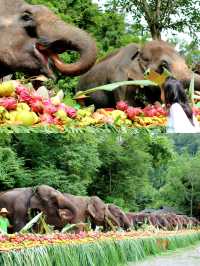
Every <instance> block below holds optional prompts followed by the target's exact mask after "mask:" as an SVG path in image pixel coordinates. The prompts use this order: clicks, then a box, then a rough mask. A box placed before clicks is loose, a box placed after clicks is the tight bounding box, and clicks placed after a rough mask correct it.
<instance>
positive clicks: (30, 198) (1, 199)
mask: <svg viewBox="0 0 200 266" xmlns="http://www.w3.org/2000/svg"><path fill="white" fill-rule="evenodd" d="M0 208H6V209H7V210H8V212H9V218H10V220H11V224H12V225H13V230H14V232H18V231H20V230H21V229H22V228H23V227H24V226H25V224H26V223H27V222H28V211H29V210H37V211H42V212H43V213H44V214H45V215H46V222H47V223H48V224H50V225H53V226H55V229H59V230H60V229H62V228H63V227H64V226H65V225H66V224H67V223H73V222H74V220H76V213H77V210H76V208H75V207H74V206H73V205H72V204H71V202H70V201H69V200H68V199H66V198H65V197H64V196H63V195H62V193H61V192H59V191H57V190H55V189H53V188H52V187H49V186H47V185H41V186H38V187H36V188H31V187H29V188H15V189H12V190H9V191H6V192H2V193H0Z"/></svg>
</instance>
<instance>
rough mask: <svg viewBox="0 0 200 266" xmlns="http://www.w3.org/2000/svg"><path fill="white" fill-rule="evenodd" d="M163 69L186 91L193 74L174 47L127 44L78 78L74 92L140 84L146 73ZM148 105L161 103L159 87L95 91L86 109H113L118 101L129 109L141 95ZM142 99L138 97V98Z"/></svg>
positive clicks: (198, 78)
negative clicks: (133, 81) (179, 82)
mask: <svg viewBox="0 0 200 266" xmlns="http://www.w3.org/2000/svg"><path fill="white" fill-rule="evenodd" d="M164 68H166V69H167V70H168V71H170V72H171V73H172V74H173V76H175V77H176V78H177V79H179V80H181V81H183V83H184V85H185V87H189V83H190V80H191V78H192V71H191V70H190V69H189V68H188V66H187V65H186V62H185V60H184V58H182V57H181V56H180V55H179V54H178V53H177V52H176V50H175V49H174V47H173V46H171V45H170V44H168V43H167V42H164V41H158V40H154V41H150V42H148V43H146V44H145V45H144V46H143V47H140V46H139V45H137V44H134V43H132V44H129V45H127V46H126V47H122V48H121V49H119V50H118V51H116V52H114V53H112V54H110V55H109V56H107V57H106V58H104V59H103V60H101V61H100V62H99V63H97V64H96V65H94V66H93V67H92V68H91V69H90V70H89V71H88V72H87V73H86V74H84V75H83V76H81V78H80V82H79V85H78V88H77V91H84V90H86V89H89V88H94V87H97V86H101V85H104V84H109V83H114V82H118V81H127V80H143V79H144V73H145V71H146V70H147V69H152V70H154V71H156V72H158V73H160V74H161V73H163V71H164ZM195 89H197V90H200V76H199V75H197V74H195ZM141 92H142V93H143V95H145V97H146V100H147V101H148V102H149V103H154V102H155V101H158V100H160V89H159V88H158V87H145V88H139V87H137V86H121V87H120V88H118V89H116V90H114V91H113V92H105V91H97V92H94V93H92V94H91V97H90V98H88V100H87V101H86V105H89V104H95V107H96V108H105V107H115V106H116V103H117V101H120V100H123V101H127V102H128V104H129V105H134V106H136V105H141V104H142V103H143V99H142V101H141V97H138V95H139V94H140V93H141ZM140 96H141V95H140Z"/></svg>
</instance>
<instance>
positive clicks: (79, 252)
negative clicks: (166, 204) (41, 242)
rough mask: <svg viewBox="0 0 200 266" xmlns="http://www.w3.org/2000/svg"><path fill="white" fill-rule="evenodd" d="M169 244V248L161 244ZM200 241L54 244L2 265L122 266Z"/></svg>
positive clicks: (3, 256) (5, 255)
mask: <svg viewBox="0 0 200 266" xmlns="http://www.w3.org/2000/svg"><path fill="white" fill-rule="evenodd" d="M162 240H163V241H164V242H165V243H166V242H167V243H168V245H167V247H163V246H162V245H159V244H158V241H159V242H161V241H162ZM199 241H200V233H198V232H197V233H192V234H187V235H176V236H170V237H159V238H153V237H146V238H142V239H126V240H109V241H108V240H106V241H98V242H96V243H88V244H80V245H73V244H71V245H51V246H46V247H45V246H44V247H37V248H30V249H24V250H20V251H12V252H2V253H0V266H27V265H28V266H80V265H81V266H119V265H126V264H127V263H128V262H130V261H132V262H135V261H140V260H143V259H144V258H146V257H148V256H152V255H159V254H161V253H163V252H164V251H167V250H176V249H178V248H184V247H187V246H190V245H193V244H195V243H197V242H199Z"/></svg>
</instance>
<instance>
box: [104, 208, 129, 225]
mask: <svg viewBox="0 0 200 266" xmlns="http://www.w3.org/2000/svg"><path fill="white" fill-rule="evenodd" d="M108 210H109V211H110V212H111V214H112V215H113V216H114V217H115V218H116V219H117V221H118V222H119V224H120V227H121V228H123V229H125V230H128V229H129V228H130V227H131V223H130V221H129V219H128V217H127V216H126V214H125V212H123V211H122V210H121V209H120V208H119V207H118V206H116V205H115V204H108Z"/></svg>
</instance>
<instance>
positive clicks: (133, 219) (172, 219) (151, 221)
mask: <svg viewBox="0 0 200 266" xmlns="http://www.w3.org/2000/svg"><path fill="white" fill-rule="evenodd" d="M127 217H128V218H129V221H130V223H131V226H132V227H135V228H136V229H138V228H140V227H141V226H143V225H144V224H147V225H152V226H154V227H156V228H160V229H163V230H175V229H183V228H188V227H190V228H194V227H198V226H200V222H199V221H198V220H197V219H196V218H194V217H188V216H186V215H180V214H175V213H158V212H153V213H144V212H141V213H127Z"/></svg>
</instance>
